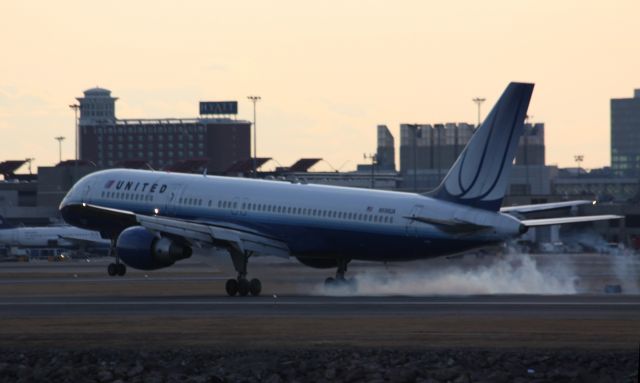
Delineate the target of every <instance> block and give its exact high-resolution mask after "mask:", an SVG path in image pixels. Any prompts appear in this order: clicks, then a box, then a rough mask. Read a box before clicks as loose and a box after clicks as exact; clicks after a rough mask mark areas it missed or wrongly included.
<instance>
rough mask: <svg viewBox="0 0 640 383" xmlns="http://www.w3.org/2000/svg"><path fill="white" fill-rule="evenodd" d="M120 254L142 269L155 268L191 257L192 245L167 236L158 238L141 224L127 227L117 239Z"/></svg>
mask: <svg viewBox="0 0 640 383" xmlns="http://www.w3.org/2000/svg"><path fill="white" fill-rule="evenodd" d="M116 251H117V252H118V256H119V257H120V259H121V260H122V261H124V263H126V264H127V265H129V266H131V267H133V268H136V269H140V270H155V269H161V268H163V267H168V266H171V265H173V264H174V263H175V262H176V261H179V260H181V259H185V258H189V257H190V256H191V253H192V250H191V247H189V246H187V245H185V244H182V243H179V242H177V241H175V240H172V239H170V238H167V237H161V238H158V237H156V236H155V235H153V233H151V232H150V231H149V230H147V229H145V228H144V227H141V226H134V227H130V228H128V229H125V230H124V231H123V232H122V233H120V235H119V236H118V240H117V241H116Z"/></svg>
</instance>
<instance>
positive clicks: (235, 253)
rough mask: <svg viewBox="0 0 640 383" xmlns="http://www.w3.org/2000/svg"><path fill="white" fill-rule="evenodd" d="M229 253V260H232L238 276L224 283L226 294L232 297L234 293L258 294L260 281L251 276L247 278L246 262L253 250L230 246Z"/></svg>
mask: <svg viewBox="0 0 640 383" xmlns="http://www.w3.org/2000/svg"><path fill="white" fill-rule="evenodd" d="M229 254H231V260H232V261H233V266H234V267H235V269H236V271H237V272H238V277H237V278H236V279H229V280H227V283H226V285H225V289H226V290H227V294H228V295H229V296H230V297H234V296H236V295H239V296H241V297H246V296H247V295H249V294H251V295H252V296H254V297H257V296H258V295H260V293H261V292H262V283H261V282H260V280H259V279H256V278H253V279H252V280H248V279H247V262H248V261H249V257H251V255H253V252H251V251H241V250H239V249H237V248H230V249H229Z"/></svg>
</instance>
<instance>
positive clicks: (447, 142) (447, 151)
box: [400, 123, 550, 194]
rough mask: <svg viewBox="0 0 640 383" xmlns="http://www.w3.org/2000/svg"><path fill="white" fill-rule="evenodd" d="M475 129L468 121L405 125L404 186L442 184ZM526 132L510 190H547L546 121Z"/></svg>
mask: <svg viewBox="0 0 640 383" xmlns="http://www.w3.org/2000/svg"><path fill="white" fill-rule="evenodd" d="M474 131H475V126H474V125H472V124H467V123H447V124H433V125H431V124H401V125H400V173H401V175H402V177H403V179H404V182H403V187H404V188H405V189H409V190H415V191H425V190H429V189H433V188H435V187H436V186H438V185H439V184H440V182H441V181H442V179H443V178H444V176H445V175H446V174H447V172H448V171H449V168H451V166H452V165H453V163H454V162H455V160H456V159H457V158H458V156H459V155H460V153H461V152H462V150H463V149H464V148H465V146H466V145H467V143H468V142H469V140H470V139H471V136H472V135H473V133H474ZM524 131H525V134H524V135H523V136H522V138H521V139H520V143H519V146H518V151H517V154H516V166H515V167H514V169H513V177H512V186H513V187H512V188H510V192H512V193H514V194H529V193H536V194H538V193H543V192H544V191H546V190H549V188H550V186H549V177H548V176H547V174H550V173H549V172H548V169H547V170H545V169H543V168H545V144H544V123H536V124H529V123H527V124H525V130H524ZM414 169H415V170H414ZM520 175H521V176H520ZM536 182H537V184H536ZM540 185H542V186H540Z"/></svg>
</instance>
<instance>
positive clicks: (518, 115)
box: [428, 82, 533, 211]
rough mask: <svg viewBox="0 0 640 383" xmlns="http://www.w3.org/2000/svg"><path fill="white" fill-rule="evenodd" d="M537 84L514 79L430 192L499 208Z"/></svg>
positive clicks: (437, 195) (489, 207) (483, 207)
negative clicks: (519, 81)
mask: <svg viewBox="0 0 640 383" xmlns="http://www.w3.org/2000/svg"><path fill="white" fill-rule="evenodd" d="M532 93H533V84H526V83H515V82H512V83H510V84H509V86H507V89H506V90H505V91H504V93H502V96H501V97H500V99H499V100H498V102H497V103H496V104H495V106H494V107H493V109H492V110H491V112H490V113H489V115H488V116H487V118H486V119H485V120H484V122H483V123H482V125H480V127H479V128H478V129H477V130H476V132H475V133H474V134H473V136H472V137H471V140H469V143H468V144H467V146H466V147H465V148H464V150H463V151H462V153H460V156H459V157H458V159H457V160H456V162H455V163H454V164H453V166H452V167H451V169H450V170H449V173H447V176H446V177H445V178H444V180H443V181H442V183H441V184H440V186H438V188H436V189H435V190H434V191H432V192H430V193H428V195H429V196H431V197H434V198H437V199H442V200H446V201H450V202H455V203H459V204H463V205H468V206H472V207H476V208H481V209H486V210H493V211H498V210H499V209H500V205H501V204H502V199H503V198H504V195H505V193H506V191H507V186H508V184H509V175H510V173H511V166H512V164H513V160H514V158H515V155H516V151H517V149H518V142H519V141H520V136H522V133H523V130H524V119H525V116H526V114H527V109H528V107H529V100H530V99H531V94H532Z"/></svg>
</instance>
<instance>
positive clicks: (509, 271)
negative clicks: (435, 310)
mask: <svg viewBox="0 0 640 383" xmlns="http://www.w3.org/2000/svg"><path fill="white" fill-rule="evenodd" d="M352 277H354V278H355V281H356V282H355V283H354V284H346V285H342V286H324V285H323V286H320V287H319V288H317V289H316V290H317V291H316V293H317V294H322V295H337V296H341V295H344V296H354V295H360V296H369V295H376V296H380V295H404V296H423V295H477V294H549V295H552V294H575V293H576V292H577V291H576V281H577V279H578V278H577V277H576V275H575V273H574V271H573V270H572V268H571V267H570V266H569V265H568V264H567V263H566V262H563V261H562V258H558V259H557V260H554V261H552V262H550V263H549V264H545V265H544V266H541V265H539V264H538V262H537V261H536V259H534V258H533V257H531V256H530V255H528V254H506V255H495V256H484V257H482V258H478V257H474V256H473V255H467V256H466V257H464V258H461V259H451V260H450V259H443V258H440V259H434V260H430V261H423V262H411V263H407V264H403V265H393V266H392V267H389V268H387V269H385V268H381V267H375V266H369V267H367V266H365V267H363V268H358V269H357V270H356V269H355V268H353V274H352Z"/></svg>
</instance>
